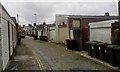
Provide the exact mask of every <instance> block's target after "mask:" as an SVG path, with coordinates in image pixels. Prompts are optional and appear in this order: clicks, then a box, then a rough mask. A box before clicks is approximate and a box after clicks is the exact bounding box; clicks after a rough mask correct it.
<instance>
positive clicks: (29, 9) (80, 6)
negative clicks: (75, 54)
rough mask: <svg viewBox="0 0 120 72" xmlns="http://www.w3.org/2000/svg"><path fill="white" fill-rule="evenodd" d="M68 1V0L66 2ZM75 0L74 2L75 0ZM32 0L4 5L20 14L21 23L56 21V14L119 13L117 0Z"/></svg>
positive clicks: (12, 0) (13, 0) (14, 12)
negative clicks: (102, 0)
mask: <svg viewBox="0 0 120 72" xmlns="http://www.w3.org/2000/svg"><path fill="white" fill-rule="evenodd" d="M64 1H66V2H64ZM73 1H74V2H73ZM104 1H105V2H101V0H97V1H95V0H89V1H88V0H84V2H83V0H81V1H80V0H56V1H55V0H52V1H50V0H39V1H38V0H30V1H29V2H28V1H27V2H25V1H21V2H20V0H17V2H16V1H15V0H7V1H6V0H4V1H2V4H3V6H4V7H5V8H6V10H7V11H8V13H9V14H10V15H11V16H16V15H17V14H19V19H20V24H21V25H23V24H25V25H27V24H29V23H30V24H32V23H34V22H35V15H34V14H36V15H37V23H38V24H41V23H43V22H44V21H45V22H46V23H54V22H55V15H56V14H77V15H104V13H105V12H109V13H110V15H118V9H117V7H118V6H117V5H118V4H117V0H104Z"/></svg>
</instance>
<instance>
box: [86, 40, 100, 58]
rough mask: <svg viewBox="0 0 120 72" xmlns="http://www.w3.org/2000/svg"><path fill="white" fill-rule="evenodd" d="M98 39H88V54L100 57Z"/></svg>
mask: <svg viewBox="0 0 120 72" xmlns="http://www.w3.org/2000/svg"><path fill="white" fill-rule="evenodd" d="M97 43H98V41H88V42H87V44H88V49H87V50H88V55H90V56H91V57H94V58H97V57H98V46H97Z"/></svg>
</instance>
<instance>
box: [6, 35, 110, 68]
mask: <svg viewBox="0 0 120 72" xmlns="http://www.w3.org/2000/svg"><path fill="white" fill-rule="evenodd" d="M10 63H11V64H10V66H9V67H8V70H111V69H110V68H109V67H106V66H103V65H102V64H97V63H95V62H93V61H90V60H89V59H86V58H84V57H82V56H80V55H79V54H76V53H74V52H72V51H69V50H67V49H66V47H65V46H60V45H56V44H54V43H50V42H43V41H40V40H34V39H33V38H32V37H28V36H27V37H26V38H25V39H22V44H21V46H18V48H17V50H16V56H15V57H14V60H11V62H10Z"/></svg>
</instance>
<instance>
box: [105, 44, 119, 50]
mask: <svg viewBox="0 0 120 72" xmlns="http://www.w3.org/2000/svg"><path fill="white" fill-rule="evenodd" d="M116 47H118V45H108V46H107V48H109V49H113V48H116Z"/></svg>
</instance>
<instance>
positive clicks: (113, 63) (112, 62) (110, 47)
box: [107, 45, 118, 67]
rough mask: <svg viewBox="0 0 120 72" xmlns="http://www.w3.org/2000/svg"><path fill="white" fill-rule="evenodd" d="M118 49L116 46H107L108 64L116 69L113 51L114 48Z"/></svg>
mask: <svg viewBox="0 0 120 72" xmlns="http://www.w3.org/2000/svg"><path fill="white" fill-rule="evenodd" d="M116 47H118V45H108V46H107V48H108V55H109V64H110V65H112V66H115V67H117V62H116V57H115V50H114V48H116Z"/></svg>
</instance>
